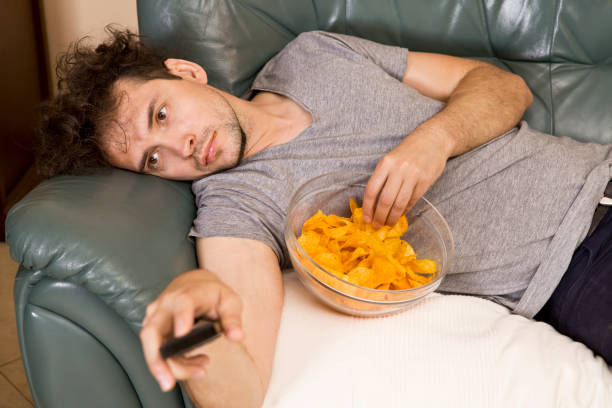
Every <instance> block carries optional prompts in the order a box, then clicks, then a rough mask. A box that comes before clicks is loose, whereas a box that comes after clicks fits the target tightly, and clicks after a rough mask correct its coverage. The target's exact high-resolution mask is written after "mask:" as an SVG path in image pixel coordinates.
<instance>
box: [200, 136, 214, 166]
mask: <svg viewBox="0 0 612 408" xmlns="http://www.w3.org/2000/svg"><path fill="white" fill-rule="evenodd" d="M216 137H217V131H216V130H215V131H214V132H213V134H212V137H211V138H210V142H208V145H207V146H206V148H205V149H204V151H203V156H204V157H203V159H204V160H203V161H204V165H205V166H208V164H209V163H212V161H213V160H214V159H215V138H216Z"/></svg>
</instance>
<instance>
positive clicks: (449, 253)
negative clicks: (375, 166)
mask: <svg viewBox="0 0 612 408" xmlns="http://www.w3.org/2000/svg"><path fill="white" fill-rule="evenodd" d="M340 174H347V175H351V176H355V177H359V176H363V177H368V178H369V176H370V174H368V173H364V172H359V171H347V170H340V171H334V172H330V173H325V174H322V175H320V176H317V177H314V178H312V179H310V180H308V181H307V182H305V183H304V184H302V185H301V186H300V187H299V188H298V189H297V190H296V192H295V193H294V194H293V196H292V197H291V200H290V202H289V207H288V210H287V219H286V222H285V239H286V240H287V239H290V240H291V241H292V244H294V245H295V247H296V248H297V249H298V251H300V253H301V254H302V255H304V256H305V257H306V258H307V259H308V260H309V261H310V262H312V264H313V265H315V267H317V268H318V269H319V270H320V271H322V272H324V273H325V274H327V275H328V276H330V277H332V278H333V279H334V280H338V281H339V282H342V283H343V284H347V285H350V286H353V287H355V288H358V289H361V290H365V291H366V293H367V291H370V292H372V293H377V294H386V293H389V294H394V295H398V294H404V293H406V294H408V293H417V292H422V291H423V290H426V289H429V288H431V287H432V286H433V287H434V288H437V287H438V286H439V285H440V283H441V281H442V279H443V278H444V277H445V276H446V275H447V273H448V269H449V268H450V266H451V264H452V262H453V257H454V252H455V250H454V249H455V243H454V238H453V234H452V231H451V229H450V227H449V225H448V223H447V221H446V218H444V216H442V214H441V213H440V211H439V210H438V209H437V208H436V207H435V206H434V205H433V204H432V203H431V202H430V201H429V200H428V199H427V198H425V197H424V196H422V197H421V198H419V200H418V201H423V202H425V205H426V207H428V208H429V209H431V210H433V212H434V214H435V215H436V216H437V217H438V218H439V220H440V221H442V225H443V227H444V228H445V229H446V232H448V236H449V237H450V241H449V243H448V247H447V245H446V244H445V243H444V241H442V249H443V253H445V254H446V265H445V268H444V270H443V271H441V272H440V273H438V276H437V277H436V278H435V279H432V280H431V281H429V282H427V283H426V284H424V285H420V286H417V287H415V288H409V289H373V288H368V287H365V286H360V285H356V284H354V283H352V282H349V281H347V280H344V279H341V278H340V277H338V276H336V275H334V274H333V273H331V272H329V271H328V270H327V269H325V268H324V267H323V266H321V265H319V264H318V263H317V262H316V261H315V260H314V259H312V258H311V257H310V255H309V254H308V253H307V252H306V251H305V250H304V248H302V246H301V245H300V243H299V242H298V240H297V237H296V236H295V234H293V231H292V230H291V226H290V222H289V219H290V217H289V215H290V214H291V210H292V209H293V208H294V206H295V204H296V197H298V196H299V195H301V193H303V191H304V190H305V189H306V188H307V187H308V186H309V185H311V184H313V183H314V182H315V181H317V180H320V179H322V178H327V177H333V176H334V175H340ZM352 185H359V184H352ZM331 186H333V184H332V185H328V186H327V187H326V188H325V189H329V188H330V187H331ZM364 187H365V185H364ZM325 189H319V190H315V191H321V190H323V191H324V190H325ZM312 193H314V192H312ZM312 193H310V194H312ZM418 201H417V202H418ZM415 206H416V204H415ZM413 208H414V206H413ZM288 249H289V248H288ZM304 269H305V271H306V273H307V274H308V276H310V277H312V278H313V279H315V280H316V281H317V282H319V283H320V284H322V285H324V286H326V287H327V288H329V289H332V290H334V291H335V292H337V293H339V294H341V295H343V296H348V297H350V298H353V299H356V300H360V301H365V302H370V303H388V304H391V303H402V302H405V301H406V300H408V299H406V300H395V301H376V300H370V299H365V298H361V297H356V296H353V295H349V294H347V293H344V292H342V291H340V290H338V289H336V288H334V287H331V286H330V285H328V284H326V283H325V282H321V280H319V279H318V278H317V277H316V276H314V275H313V274H312V273H311V272H310V271H309V270H308V269H307V268H304ZM411 300H412V299H411Z"/></svg>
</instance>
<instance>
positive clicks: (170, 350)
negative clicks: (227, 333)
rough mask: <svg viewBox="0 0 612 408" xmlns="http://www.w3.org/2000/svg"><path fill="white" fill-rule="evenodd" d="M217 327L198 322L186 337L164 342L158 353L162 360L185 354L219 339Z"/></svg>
mask: <svg viewBox="0 0 612 408" xmlns="http://www.w3.org/2000/svg"><path fill="white" fill-rule="evenodd" d="M217 327H218V325H217V324H215V323H213V322H210V321H207V320H200V321H199V322H197V323H196V325H195V326H194V327H193V329H191V331H190V332H189V333H187V334H186V335H184V336H181V337H176V338H174V339H170V340H168V341H166V342H165V343H164V344H163V345H162V346H161V347H160V349H159V351H160V353H161V355H162V357H163V358H168V357H172V356H176V355H177V354H183V353H186V352H188V351H189V350H193V349H194V348H196V347H198V346H201V345H202V344H205V343H208V342H209V341H212V340H214V339H216V338H217V337H219V336H220V335H221V331H220V330H218V329H217Z"/></svg>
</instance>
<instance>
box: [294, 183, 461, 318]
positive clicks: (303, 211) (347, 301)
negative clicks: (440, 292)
mask: <svg viewBox="0 0 612 408" xmlns="http://www.w3.org/2000/svg"><path fill="white" fill-rule="evenodd" d="M369 178H370V175H369V174H365V173H355V172H347V171H340V172H334V173H329V174H325V175H322V176H319V177H317V178H314V179H312V180H310V181H308V182H307V183H305V184H304V185H303V186H301V187H300V188H299V189H298V190H297V191H296V193H295V194H294V196H293V197H292V199H291V203H290V204H289V212H288V216H287V223H286V225H285V243H286V245H287V250H288V252H289V257H290V258H291V263H292V264H293V267H294V269H295V271H296V272H297V274H298V277H299V279H300V281H301V282H302V283H303V284H304V286H306V287H307V288H308V289H309V290H310V291H311V292H312V293H313V294H314V295H315V296H317V297H318V298H319V299H320V300H322V301H323V302H324V303H326V304H327V305H329V306H331V307H332V308H334V309H336V310H338V311H340V312H343V313H347V314H350V315H357V316H378V315H385V314H391V313H395V312H398V311H401V310H403V309H405V308H407V307H408V306H409V305H410V304H412V303H413V302H416V301H418V300H420V299H422V298H423V297H424V296H426V295H427V294H429V293H431V292H433V291H434V290H436V289H437V288H438V286H440V283H441V282H442V279H443V278H444V276H445V275H446V273H447V271H448V269H449V267H450V265H451V263H452V259H453V254H454V244H453V237H452V234H451V231H450V228H449V227H448V224H447V223H446V221H445V220H444V217H442V215H441V214H440V213H439V212H438V210H436V208H435V207H434V206H433V205H432V204H431V203H430V202H429V201H427V200H426V199H425V198H421V199H420V200H419V201H418V202H417V203H416V205H415V206H414V207H413V208H412V209H411V210H410V211H409V212H408V214H406V218H407V219H408V230H407V231H406V233H405V234H404V235H403V236H402V239H403V240H405V241H407V242H408V243H409V244H410V245H411V246H412V248H413V249H414V251H415V252H416V253H417V254H418V258H419V259H422V258H429V259H433V260H434V261H436V263H437V266H438V267H437V270H436V273H435V275H434V277H433V279H432V280H431V281H429V282H428V283H426V284H424V285H422V286H418V287H415V288H411V289H403V290H378V289H370V288H366V287H363V286H358V285H355V284H352V283H350V282H348V281H345V280H343V279H341V278H339V277H337V276H336V275H334V274H332V273H331V272H328V271H327V270H325V268H323V267H322V266H321V265H319V264H317V263H316V262H315V261H314V260H313V259H312V258H311V257H310V256H309V255H308V254H307V253H306V252H305V251H304V250H303V249H302V247H301V246H300V244H299V243H298V241H297V238H298V237H299V236H300V235H301V233H302V225H303V224H304V222H305V221H306V220H307V219H308V218H310V217H311V216H312V215H314V214H315V213H316V212H317V211H318V210H319V209H320V210H322V211H323V213H325V214H326V215H329V214H336V215H338V216H341V217H348V216H350V214H351V210H350V207H349V199H350V198H354V199H355V201H357V204H358V205H359V206H361V205H362V199H363V194H364V191H365V187H366V185H367V182H368V180H369Z"/></svg>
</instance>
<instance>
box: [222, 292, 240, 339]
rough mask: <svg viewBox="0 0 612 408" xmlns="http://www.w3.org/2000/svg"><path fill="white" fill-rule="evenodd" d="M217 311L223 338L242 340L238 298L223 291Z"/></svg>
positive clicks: (232, 293) (234, 294)
mask: <svg viewBox="0 0 612 408" xmlns="http://www.w3.org/2000/svg"><path fill="white" fill-rule="evenodd" d="M218 311H219V319H220V320H221V327H223V331H224V333H225V336H226V337H227V338H228V339H229V340H232V341H240V340H242V338H243V337H244V332H243V331H242V300H241V299H240V297H239V296H238V295H237V294H236V293H234V292H233V291H229V290H226V291H224V292H223V293H222V295H221V299H220V302H219V307H218Z"/></svg>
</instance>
